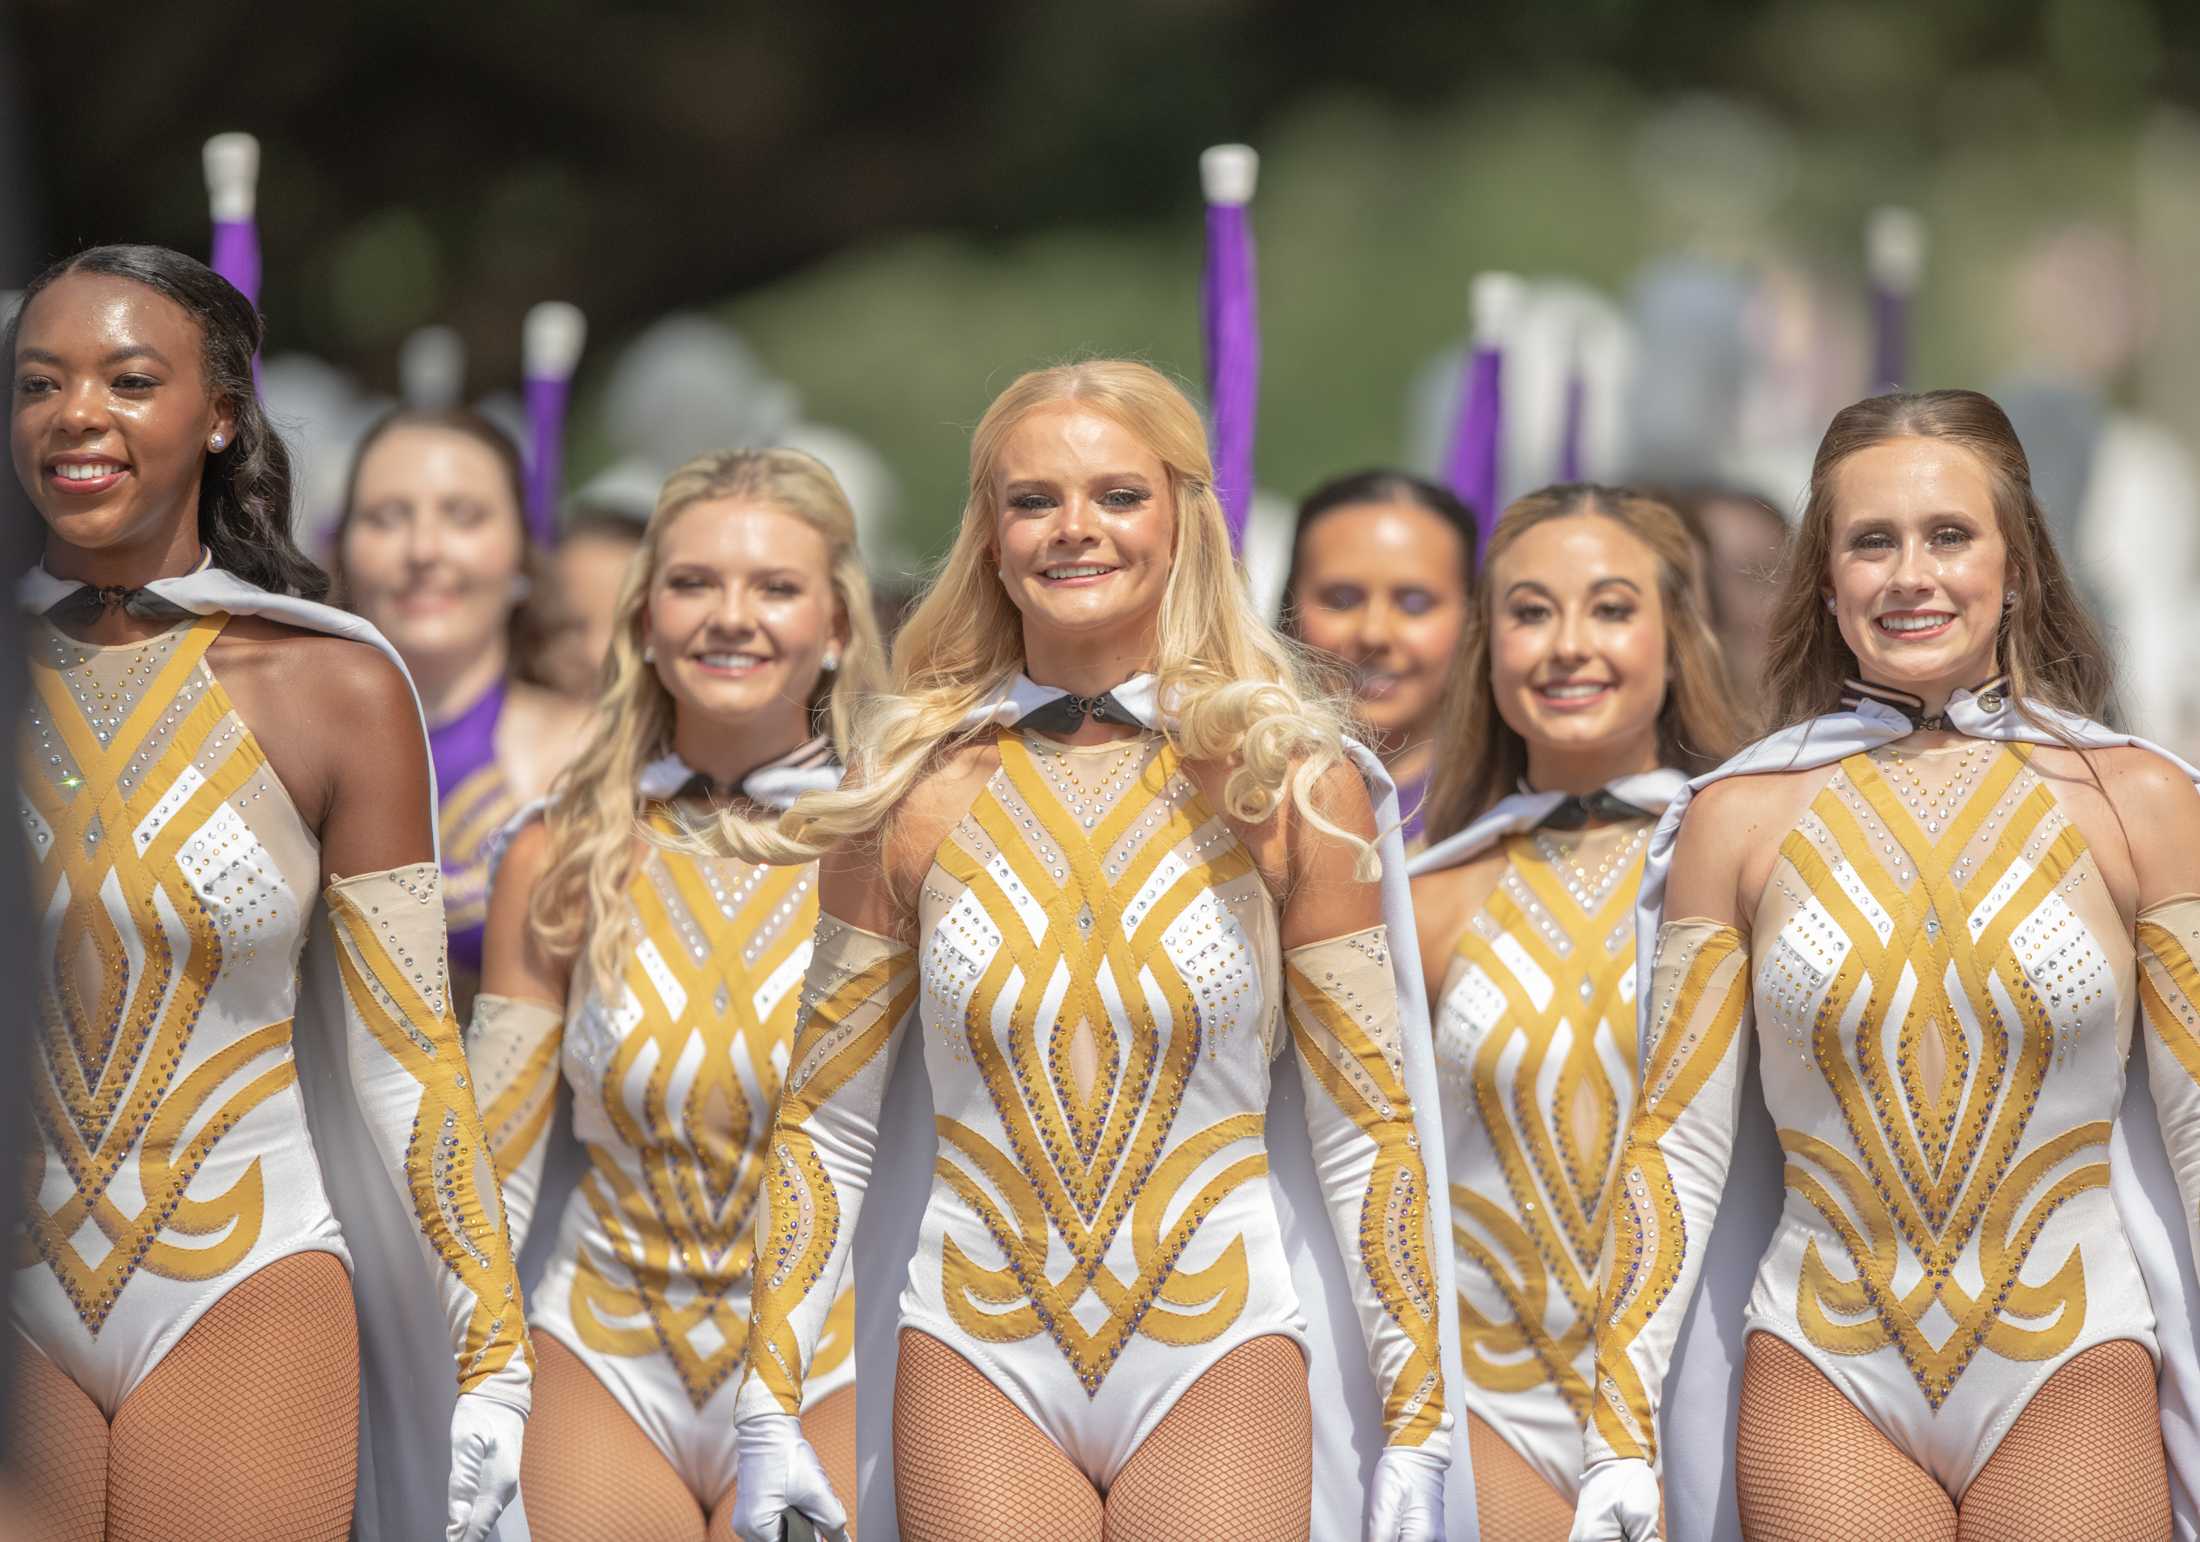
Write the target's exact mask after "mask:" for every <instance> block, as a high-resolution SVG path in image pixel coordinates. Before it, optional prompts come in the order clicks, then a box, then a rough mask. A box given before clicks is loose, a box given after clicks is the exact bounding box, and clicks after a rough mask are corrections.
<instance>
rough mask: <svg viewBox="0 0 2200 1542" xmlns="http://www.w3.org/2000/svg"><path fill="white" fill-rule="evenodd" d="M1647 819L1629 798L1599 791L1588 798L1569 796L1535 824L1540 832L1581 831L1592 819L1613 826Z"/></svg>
mask: <svg viewBox="0 0 2200 1542" xmlns="http://www.w3.org/2000/svg"><path fill="white" fill-rule="evenodd" d="M1647 817H1648V811H1647V810H1644V809H1639V808H1637V807H1635V806H1634V805H1633V804H1632V803H1629V802H1628V801H1627V800H1626V799H1625V798H1622V797H1619V796H1617V795H1616V794H1614V793H1612V792H1610V791H1609V790H1607V789H1605V788H1602V787H1599V788H1598V789H1597V790H1596V791H1595V792H1592V793H1590V794H1588V795H1587V796H1586V797H1585V796H1583V795H1581V794H1579V793H1571V792H1570V793H1568V794H1566V796H1565V797H1563V798H1561V799H1559V800H1558V806H1557V807H1556V808H1554V809H1552V810H1551V811H1550V812H1549V813H1548V814H1545V815H1544V816H1543V817H1542V818H1541V819H1538V820H1537V821H1536V822H1535V827H1536V828H1537V829H1538V830H1579V829H1581V828H1583V827H1584V826H1586V825H1587V824H1588V823H1589V821H1590V820H1592V819H1595V820H1600V821H1602V822H1604V823H1606V824H1613V823H1617V822H1618V821H1620V820H1622V819H1643V818H1647Z"/></svg>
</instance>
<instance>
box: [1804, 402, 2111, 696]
mask: <svg viewBox="0 0 2200 1542" xmlns="http://www.w3.org/2000/svg"><path fill="white" fill-rule="evenodd" d="M1894 439H1943V440H1946V441H1948V442H1949V443H1951V444H1957V445H1961V446H1962V447H1963V448H1964V449H1966V450H1968V451H1970V452H1971V453H1972V454H1973V455H1975V456H1977V457H1978V459H1979V463H1980V464H1981V465H1982V466H1983V467H1984V468H1985V470H1986V475H1987V480H1988V481H1989V482H1990V483H1991V484H1992V486H1993V501H1994V519H1995V522H1996V523H1997V524H1998V525H1999V526H2000V527H2001V536H2002V540H2003V542H2004V544H2005V545H2006V546H2007V548H2008V564H2009V566H2008V582H2007V585H2006V587H2007V588H2009V589H2011V590H2014V591H2015V593H2016V598H2015V599H2014V600H2012V601H2011V602H2010V603H2009V606H2008V608H2007V609H2006V610H2004V611H2003V612H2002V623H2001V644H2000V659H1999V668H2000V669H2001V670H2002V671H2004V672H2006V673H2007V674H2008V676H2009V683H2010V688H2011V691H2012V693H2013V695H2014V696H2015V697H2016V699H2017V701H2018V702H2019V703H2020V704H2021V703H2023V702H2025V701H2027V700H2029V701H2036V702H2040V703H2042V704H2044V705H2046V706H2050V707H2055V708H2058V709H2060V710H2062V711H2064V712H2071V713H2075V714H2077V715H2079V716H2081V717H2089V718H2101V717H2103V716H2105V715H2106V714H2107V713H2108V712H2109V711H2110V697H2111V694H2112V691H2113V688H2114V681H2113V677H2112V675H2111V673H2110V670H2109V665H2108V658H2107V649H2106V647H2105V645H2104V644H2103V642H2102V639H2101V633H2100V629H2099V628H2098V627H2096V626H2095V625H2094V624H2093V618H2092V617H2090V616H2088V615H2087V614H2086V612H2085V607H2084V606H2083V605H2082V604H2081V603H2080V602H2079V599H2078V594H2077V590H2076V588H2075V587H2074V586H2073V585H2072V584H2071V582H2070V577H2069V575H2068V573H2067V572H2065V571H2064V568H2063V563H2062V557H2061V555H2060V554H2059V553H2057V552H2056V550H2055V543H2054V541H2053V540H2052V539H2051V538H2050V537H2049V536H2048V533H2047V519H2046V515H2045V514H2044V512H2043V511H2042V510H2041V508H2040V502H2039V498H2038V497H2037V496H2036V495H2035V494H2034V493H2033V491H2032V467H2031V464H2030V462H2028V461H2027V460H2026V459H2025V456H2024V446H2023V445H2022V444H2020V443H2019V442H2018V440H2017V431H2016V430H2015V429H2014V428H2012V427H2010V425H2009V418H2008V415H2007V414H2006V413H2004V412H2003V411H2002V410H2001V407H2000V405H1999V404H1998V403H1996V402H1995V401H1994V399H1993V398H1992V397H1990V396H1985V395H1982V394H1981V393H1979V392H1977V391H1919V392H1898V393H1895V394H1892V395H1888V396H1873V397H1868V398H1866V399H1865V400H1863V401H1860V402H1855V403H1852V404H1851V405H1849V406H1847V407H1844V408H1842V409H1841V410H1840V411H1839V412H1837V413H1835V414H1834V416H1833V421H1832V422H1831V423H1830V424H1828V425H1827V426H1826V436H1825V438H1823V439H1821V440H1820V441H1819V442H1818V456H1817V459H1816V460H1815V461H1813V462H1812V464H1811V470H1810V501H1809V502H1808V503H1807V504H1805V505H1804V508H1803V521H1802V524H1801V525H1800V526H1799V527H1798V528H1797V530H1796V532H1795V539H1794V542H1793V544H1792V545H1791V546H1790V547H1789V555H1788V562H1787V569H1786V572H1785V573H1784V574H1783V575H1782V576H1781V580H1780V597H1779V600H1778V601H1777V603H1776V604H1775V606H1774V608H1773V614H1772V629H1771V632H1772V635H1771V642H1770V647H1769V649H1768V650H1767V653H1766V656H1765V680H1764V690H1765V701H1766V704H1767V710H1768V712H1769V716H1770V721H1771V726H1773V727H1775V728H1784V727H1787V726H1788V725H1790V724H1794V723H1801V722H1805V721H1807V720H1809V719H1811V718H1814V717H1817V716H1818V715H1820V714H1821V713H1826V712H1832V711H1835V710H1837V709H1838V708H1839V707H1840V705H1841V683H1842V681H1844V680H1845V679H1847V678H1849V677H1850V676H1851V675H1853V674H1855V673H1856V656H1855V654H1853V653H1851V652H1850V651H1849V645H1848V643H1847V642H1845V641H1844V640H1843V639H1842V636H1841V628H1840V625H1839V623H1838V622H1837V621H1836V620H1835V619H1834V617H1833V615H1832V613H1831V612H1829V611H1828V610H1827V609H1826V603H1825V598H1824V595H1825V583H1826V572H1827V562H1828V559H1829V556H1830V554H1831V552H1832V549H1833V516H1834V499H1835V485H1834V484H1835V480H1836V477H1837V475H1838V473H1839V472H1840V469H1841V466H1842V464H1843V463H1844V462H1845V461H1847V460H1848V458H1849V457H1850V456H1852V455H1854V454H1856V453H1857V452H1858V451H1860V450H1867V449H1870V448H1872V447H1873V446H1874V445H1880V444H1885V443H1887V442H1888V441H1890V440H1894Z"/></svg>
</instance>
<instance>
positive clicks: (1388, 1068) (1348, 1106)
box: [1282, 766, 1451, 1542]
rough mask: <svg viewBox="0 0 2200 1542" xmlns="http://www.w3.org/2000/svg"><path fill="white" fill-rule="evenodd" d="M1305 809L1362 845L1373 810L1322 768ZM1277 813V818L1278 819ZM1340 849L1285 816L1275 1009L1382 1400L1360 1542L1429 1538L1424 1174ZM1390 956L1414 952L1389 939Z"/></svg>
mask: <svg viewBox="0 0 2200 1542" xmlns="http://www.w3.org/2000/svg"><path fill="white" fill-rule="evenodd" d="M1315 801H1316V806H1317V807H1319V808H1320V809H1321V810H1322V812H1323V814H1324V815H1325V816H1326V817H1327V818H1329V819H1330V820H1332V821H1333V822H1335V823H1336V824H1337V825H1339V826H1341V827H1342V828H1344V829H1346V830H1349V831H1351V832H1352V833H1354V834H1356V835H1359V836H1361V837H1363V838H1366V839H1373V837H1374V834H1375V828H1376V827H1375V815H1374V810H1373V808H1372V806H1371V805H1370V804H1369V802H1368V797H1367V789H1366V786H1365V784H1364V783H1362V782H1361V780H1360V777H1359V774H1358V772H1356V771H1354V770H1353V769H1352V768H1351V767H1349V766H1339V767H1336V768H1335V769H1333V770H1332V771H1330V772H1329V773H1328V774H1327V775H1326V776H1325V777H1324V778H1323V780H1322V781H1321V782H1320V783H1319V784H1318V785H1317V787H1316V799H1315ZM1287 817H1288V816H1287ZM1353 866H1354V853H1353V850H1352V848H1351V847H1350V846H1349V845H1347V844H1346V843H1345V842H1344V841H1341V840H1339V839H1337V838H1336V837H1335V836H1334V835H1331V834H1328V833H1327V832H1324V831H1322V830H1319V829H1317V828H1316V827H1314V826H1313V825H1312V824H1311V823H1310V822H1308V821H1305V820H1304V819H1296V818H1294V819H1293V821H1292V825H1291V829H1290V834H1289V871H1290V879H1289V887H1288V890H1287V897H1286V900H1285V903H1284V907H1283V916H1282V932H1283V936H1282V941H1283V946H1284V949H1285V951H1284V956H1283V960H1284V985H1285V991H1284V1008H1285V1014H1286V1016H1287V1018H1288V1020H1289V1023H1290V1028H1291V1042H1292V1045H1293V1048H1294V1049H1295V1050H1296V1052H1297V1055H1298V1059H1299V1064H1300V1066H1301V1067H1302V1068H1303V1070H1304V1071H1305V1073H1306V1078H1307V1083H1308V1085H1307V1094H1306V1123H1307V1133H1308V1136H1309V1139H1310V1143H1311V1145H1312V1149H1313V1156H1314V1169H1315V1171H1316V1172H1317V1173H1318V1174H1319V1175H1320V1177H1321V1183H1322V1192H1323V1196H1324V1199H1325V1201H1326V1203H1327V1205H1328V1207H1329V1216H1330V1223H1331V1225H1332V1226H1333V1227H1334V1228H1335V1230H1336V1234H1337V1244H1338V1250H1339V1251H1340V1252H1341V1253H1342V1254H1343V1256H1344V1260H1345V1269H1346V1274H1347V1276H1348V1278H1349V1279H1350V1282H1351V1287H1352V1297H1353V1304H1354V1306H1355V1307H1356V1308H1357V1310H1358V1313H1359V1318H1360V1328H1361V1332H1362V1333H1363V1334H1364V1335H1365V1337H1366V1340H1367V1356H1368V1366H1369V1368H1370V1369H1371V1370H1372V1371H1373V1372H1374V1376H1375V1384H1376V1386H1377V1387H1378V1388H1380V1389H1381V1391H1382V1393H1383V1424H1384V1428H1385V1431H1386V1432H1387V1437H1388V1442H1387V1444H1386V1446H1385V1448H1384V1451H1383V1454H1382V1456H1381V1457H1380V1458H1379V1459H1378V1462H1377V1465H1376V1470H1375V1480H1374V1485H1373V1491H1372V1492H1371V1494H1370V1495H1369V1504H1368V1522H1367V1534H1368V1536H1369V1537H1370V1538H1371V1539H1373V1542H1421V1539H1431V1542H1433V1539H1437V1538H1441V1537H1442V1536H1443V1535H1444V1476H1445V1470H1446V1468H1447V1467H1448V1466H1449V1463H1450V1457H1451V1441H1450V1440H1449V1438H1448V1433H1449V1431H1450V1429H1451V1414H1450V1411H1449V1409H1448V1407H1447V1406H1446V1403H1445V1397H1444V1378H1443V1371H1442V1369H1441V1366H1440V1364H1439V1359H1438V1350H1437V1335H1438V1329H1437V1323H1438V1315H1437V1314H1438V1313H1439V1312H1441V1311H1443V1310H1445V1305H1444V1303H1442V1302H1441V1301H1439V1300H1438V1299H1437V1288H1436V1272H1435V1270H1434V1268H1433V1267H1432V1266H1431V1265H1430V1262H1429V1248H1430V1237H1429V1196H1428V1177H1427V1174H1426V1173H1425V1172H1424V1171H1423V1169H1422V1165H1421V1150H1420V1141H1419V1139H1418V1137H1417V1136H1416V1134H1415V1132H1414V1125H1413V1104H1412V1100H1411V1098H1409V1097H1408V1096H1407V1093H1406V1083H1405V1064H1404V1050H1403V1047H1402V1039H1401V1034H1402V1032H1403V1028H1402V1025H1401V1022H1400V1019H1399V1010H1398V989H1397V978H1396V976H1395V975H1394V974H1393V973H1392V972H1391V971H1392V962H1391V955H1390V950H1391V947H1392V945H1393V944H1392V939H1391V937H1390V936H1389V934H1388V931H1387V929H1386V928H1385V926H1384V924H1383V912H1382V898H1381V891H1380V889H1379V888H1378V886H1377V885H1376V884H1374V883H1370V882H1366V881H1363V880H1361V879H1359V878H1357V877H1356V876H1355V875H1354V872H1353ZM1396 942H1397V945H1399V946H1404V947H1412V946H1414V939H1413V938H1410V937H1401V938H1398V939H1396Z"/></svg>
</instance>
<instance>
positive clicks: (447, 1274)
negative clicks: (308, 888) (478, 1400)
mask: <svg viewBox="0 0 2200 1542" xmlns="http://www.w3.org/2000/svg"><path fill="white" fill-rule="evenodd" d="M326 897H327V900H328V908H329V918H330V920H331V922H333V924H334V927H335V933H336V961H337V967H338V970H339V973H340V976H341V978H342V981H343V991H344V1007H345V1012H346V1015H347V1016H348V1017H349V1018H350V1020H351V1021H350V1022H349V1024H348V1025H347V1026H348V1028H349V1033H348V1035H347V1044H346V1048H347V1052H348V1055H349V1058H350V1063H351V1075H352V1085H353V1092H354V1095H355V1096H356V1097H357V1098H358V1099H359V1102H360V1105H361V1108H362V1110H363V1111H364V1112H365V1113H366V1114H367V1123H368V1127H369V1129H370V1130H372V1131H374V1132H375V1133H376V1135H377V1142H378V1144H379V1145H381V1146H382V1150H383V1158H384V1161H385V1162H387V1163H389V1165H390V1166H391V1168H392V1170H393V1174H394V1175H395V1176H397V1177H398V1179H399V1182H400V1187H402V1188H403V1189H404V1190H405V1191H406V1192H407V1194H408V1195H409V1197H410V1199H411V1202H412V1211H413V1218H414V1220H415V1222H416V1224H417V1225H418V1226H419V1228H420V1236H421V1238H422V1241H423V1243H424V1244H425V1247H426V1249H427V1251H428V1252H429V1253H430V1255H432V1257H433V1258H435V1259H436V1260H438V1261H439V1262H440V1263H441V1264H442V1268H443V1273H442V1275H441V1276H440V1278H439V1280H438V1285H439V1293H440V1295H441V1297H442V1301H443V1308H444V1314H445V1316H446V1318H447V1319H448V1321H449V1323H450V1327H451V1330H452V1331H451V1338H452V1348H453V1350H454V1352H455V1353H456V1355H457V1360H458V1386H459V1391H461V1392H469V1391H472V1390H474V1389H475V1388H477V1387H479V1386H480V1385H481V1384H482V1383H484V1382H486V1381H488V1380H490V1379H491V1378H492V1377H500V1376H501V1377H502V1379H503V1380H505V1381H520V1380H525V1379H531V1377H532V1373H533V1367H534V1350H533V1348H532V1346H531V1345H530V1344H529V1343H528V1341H527V1331H526V1325H525V1323H524V1321H523V1320H522V1315H521V1314H522V1305H521V1301H520V1294H519V1271H518V1270H517V1268H516V1267H515V1266H514V1263H513V1258H512V1249H511V1242H510V1238H509V1237H508V1236H507V1234H506V1232H505V1226H504V1212H503V1207H502V1205H501V1204H500V1203H499V1201H498V1196H497V1181H496V1172H495V1169H494V1167H493V1165H492V1163H491V1160H490V1155H489V1139H488V1135H487V1133H486V1131H485V1130H484V1129H483V1127H482V1120H481V1113H480V1110H479V1109H478V1108H477V1107H476V1106H475V1103H474V1093H473V1084H472V1077H471V1074H470V1072H469V1070H468V1067H467V1063H466V1054H465V1050H464V1049H463V1047H462V1046H461V1042H460V1038H459V1032H458V1022H457V1019H456V1018H455V1017H453V1015H452V1011H451V992H450V979H449V966H448V964H447V963H446V962H445V956H444V948H445V946H446V943H445V937H446V933H445V931H444V923H443V903H442V899H443V886H442V872H441V870H440V869H439V868H437V866H436V865H435V864H434V863H432V862H423V863H418V864H415V865H412V866H408V867H401V868H392V869H390V870H388V871H386V872H379V873H367V874H362V875H359V876H356V877H350V878H339V879H336V880H335V881H333V882H331V883H330V884H329V886H328V889H327V891H326ZM376 1049H379V1050H380V1052H381V1054H380V1056H379V1057H378V1056H376V1054H375V1053H374V1051H375V1050H376ZM408 1124H409V1135H408V1137H407V1139H406V1141H405V1144H404V1147H403V1150H402V1151H401V1152H399V1151H397V1150H395V1149H394V1142H393V1141H391V1140H389V1139H388V1138H387V1136H386V1133H385V1132H387V1131H391V1130H394V1129H399V1128H407V1127H408ZM515 1362H517V1366H515ZM521 1369H524V1371H525V1373H526V1376H525V1377H522V1376H520V1374H519V1371H520V1370H521Z"/></svg>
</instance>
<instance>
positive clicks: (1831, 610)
mask: <svg viewBox="0 0 2200 1542" xmlns="http://www.w3.org/2000/svg"><path fill="white" fill-rule="evenodd" d="M1826 614H1827V615H1829V616H1830V615H1833V614H1834V606H1833V596H1832V595H1830V594H1829V595H1827V596H1826Z"/></svg>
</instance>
